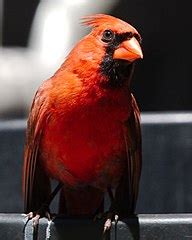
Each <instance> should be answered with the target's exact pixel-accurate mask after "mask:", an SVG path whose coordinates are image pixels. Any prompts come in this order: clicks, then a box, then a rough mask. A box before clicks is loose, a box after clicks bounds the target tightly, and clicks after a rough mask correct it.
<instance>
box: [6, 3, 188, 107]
mask: <svg viewBox="0 0 192 240" xmlns="http://www.w3.org/2000/svg"><path fill="white" fill-rule="evenodd" d="M37 4H38V0H30V1H29V0H28V1H26V0H17V1H12V0H6V1H4V21H3V25H4V27H3V29H4V32H3V45H4V46H27V40H28V34H29V29H30V26H31V23H32V19H33V15H34V12H35V9H36V7H37ZM111 14H112V15H114V16H117V17H120V18H122V19H124V20H126V21H128V22H130V23H131V24H133V25H134V26H135V27H136V28H137V29H138V30H139V32H140V33H141V35H142V38H143V46H142V47H143V52H144V60H143V61H142V62H140V63H139V64H138V65H137V68H136V72H135V76H134V79H133V91H134V94H135V95H136V97H137V100H138V102H139V105H140V108H141V110H142V111H161V110H162V111H174V110H191V109H192V94H191V89H192V62H191V56H192V46H191V43H192V20H191V15H192V13H191V7H190V1H186V0H183V1H178V0H177V1H175V0H169V1H167V0H161V1H154V0H148V1H145V0H134V1H133V0H132V1H128V0H121V1H120V2H119V4H118V5H117V6H116V8H115V9H114V10H113V11H112V12H111Z"/></svg>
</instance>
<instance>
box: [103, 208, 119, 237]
mask: <svg viewBox="0 0 192 240" xmlns="http://www.w3.org/2000/svg"><path fill="white" fill-rule="evenodd" d="M118 220H119V216H118V215H117V214H115V213H114V212H108V213H107V215H106V220H105V223H104V229H103V234H105V233H106V232H108V231H109V230H110V229H111V226H112V222H113V221H114V222H115V224H117V222H118Z"/></svg>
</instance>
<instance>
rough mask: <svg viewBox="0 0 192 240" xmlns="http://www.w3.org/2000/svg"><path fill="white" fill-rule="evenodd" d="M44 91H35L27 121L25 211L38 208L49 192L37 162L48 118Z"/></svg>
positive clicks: (46, 177) (24, 178)
mask: <svg viewBox="0 0 192 240" xmlns="http://www.w3.org/2000/svg"><path fill="white" fill-rule="evenodd" d="M44 92H45V91H44V90H43V88H40V89H39V90H38V91H37V93H36V95H35V98H34V100H33V104H32V107H31V111H30V114H29V118H28V123H27V133H26V144H25V152H24V167H23V194H24V210H25V212H29V211H34V210H37V209H38V208H40V207H41V204H42V203H43V201H45V200H46V198H47V196H48V195H49V193H50V181H49V178H48V176H47V175H46V174H45V173H44V171H43V170H42V168H41V165H40V163H39V145H40V141H41V137H42V133H43V130H44V127H45V125H46V120H47V118H48V112H47V109H48V108H47V104H48V103H47V98H46V95H45V93H44Z"/></svg>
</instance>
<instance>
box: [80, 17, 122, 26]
mask: <svg viewBox="0 0 192 240" xmlns="http://www.w3.org/2000/svg"><path fill="white" fill-rule="evenodd" d="M117 21H121V20H120V19H118V18H116V17H113V16H110V15H106V14H95V15H91V16H85V17H83V18H82V24H83V25H87V26H91V27H98V26H99V25H101V24H105V23H109V22H110V23H113V22H114V23H116V22H117Z"/></svg>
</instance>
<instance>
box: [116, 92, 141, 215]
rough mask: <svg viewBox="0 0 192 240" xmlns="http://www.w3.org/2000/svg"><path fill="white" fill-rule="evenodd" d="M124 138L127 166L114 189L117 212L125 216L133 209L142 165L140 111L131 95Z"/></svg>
mask: <svg viewBox="0 0 192 240" xmlns="http://www.w3.org/2000/svg"><path fill="white" fill-rule="evenodd" d="M124 138H125V145H126V163H127V167H126V168H125V174H124V175H123V177H122V179H121V181H120V184H119V186H118V187H117V189H116V201H117V205H118V209H119V212H120V213H121V215H125V216H126V215H128V214H133V213H134V211H135V207H136V202H137V197H138V190H139V180H140V175H141V165H142V153H141V127H140V112H139V109H138V106H137V103H136V101H135V98H134V97H133V95H132V113H131V115H130V117H129V119H128V120H127V121H126V126H125V131H124Z"/></svg>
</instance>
